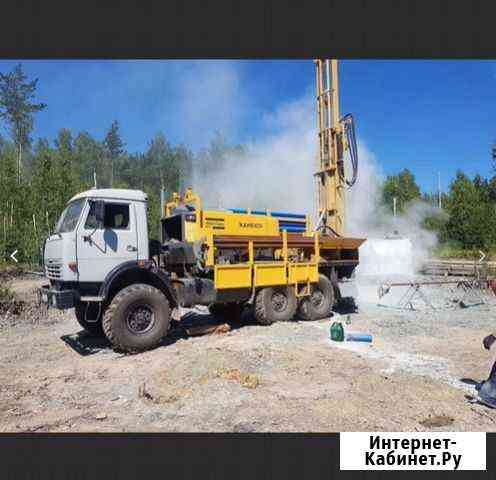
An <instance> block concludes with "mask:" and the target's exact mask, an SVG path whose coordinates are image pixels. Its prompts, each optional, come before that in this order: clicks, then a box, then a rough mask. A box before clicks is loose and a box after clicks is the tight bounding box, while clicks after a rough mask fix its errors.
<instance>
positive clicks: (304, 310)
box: [299, 275, 334, 320]
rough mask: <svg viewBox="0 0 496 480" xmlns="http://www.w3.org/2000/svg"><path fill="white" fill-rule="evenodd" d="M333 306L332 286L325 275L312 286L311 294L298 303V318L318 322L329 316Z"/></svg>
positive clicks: (320, 276)
mask: <svg viewBox="0 0 496 480" xmlns="http://www.w3.org/2000/svg"><path fill="white" fill-rule="evenodd" d="M333 306H334V286H333V285H332V283H331V281H330V280H329V279H328V278H327V277H326V276H325V275H319V281H318V282H317V283H316V284H314V285H312V293H311V295H310V296H308V297H305V298H304V299H303V300H302V301H301V303H300V309H299V316H300V317H301V318H302V319H303V320H320V319H322V318H326V317H328V316H329V315H330V313H331V310H332V307H333Z"/></svg>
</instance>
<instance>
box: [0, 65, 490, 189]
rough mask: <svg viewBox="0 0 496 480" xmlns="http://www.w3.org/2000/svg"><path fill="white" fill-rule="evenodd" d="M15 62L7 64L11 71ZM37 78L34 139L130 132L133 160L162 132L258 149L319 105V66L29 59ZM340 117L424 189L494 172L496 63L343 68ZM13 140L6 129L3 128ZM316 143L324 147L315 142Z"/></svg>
mask: <svg viewBox="0 0 496 480" xmlns="http://www.w3.org/2000/svg"><path fill="white" fill-rule="evenodd" d="M16 63H18V62H16V61H0V71H1V72H6V71H9V70H10V69H11V68H12V67H13V66H14V65H15V64H16ZM21 63H22V64H23V66H24V69H25V71H26V73H27V74H28V76H29V77H30V78H32V77H37V78H38V79H39V89H38V100H39V101H43V102H45V103H47V104H48V108H47V109H46V110H45V111H43V112H41V113H40V114H38V115H37V117H36V122H35V132H34V133H35V135H34V136H35V138H36V137H39V136H41V137H46V138H48V139H49V140H53V139H54V138H55V136H56V133H57V131H58V130H59V129H60V128H62V127H66V128H69V129H70V130H71V131H73V133H77V132H79V131H82V130H86V131H88V132H90V133H91V134H92V135H94V136H95V137H96V138H103V136H104V134H105V131H106V129H107V128H108V127H109V126H110V124H111V122H112V120H114V119H117V120H119V122H120V124H121V130H122V135H123V138H124V140H125V142H126V144H127V148H128V150H129V151H130V152H135V151H144V150H145V149H146V147H147V144H148V142H149V141H150V139H151V138H152V136H153V135H154V134H155V133H156V132H158V131H162V132H163V133H164V134H165V136H166V137H167V138H168V140H169V141H170V142H171V143H172V144H177V143H182V142H185V143H187V144H188V145H191V146H192V147H193V148H194V149H198V148H199V147H201V146H202V145H205V144H206V143H207V142H208V140H209V139H210V138H211V136H212V135H213V133H214V132H215V130H221V131H223V132H225V134H226V136H227V138H228V139H230V140H232V141H233V142H249V141H255V142H256V141H259V140H260V139H263V138H264V137H265V136H267V135H269V134H271V133H274V130H277V129H278V128H283V126H281V125H280V122H279V124H274V122H272V123H271V122H268V121H267V118H270V116H271V114H273V113H274V112H279V116H278V118H279V120H280V117H281V115H280V113H281V111H282V112H284V106H285V105H288V104H291V103H292V102H297V101H298V100H300V99H302V98H304V97H306V98H312V96H313V95H314V88H315V85H314V81H315V72H314V64H313V62H312V61H311V60H301V61H293V60H287V61H282V60H275V61H268V60H260V61H248V60H243V61H240V60H232V61H227V60H226V61H217V60H216V61H214V60H201V61H186V60H184V61H165V60H151V61H134V60H129V61H91V60H87V61H51V60H43V61H41V60H39V61H38V60H37V61H22V62H21ZM340 66H341V71H340V80H341V111H342V113H343V114H344V113H347V112H352V113H353V114H354V117H355V120H356V123H357V133H358V136H359V138H360V140H361V141H362V142H364V143H365V144H366V146H367V148H368V150H370V151H371V152H372V153H373V154H374V155H375V157H376V159H377V162H378V163H379V164H380V165H381V167H382V169H383V171H384V173H386V174H390V173H395V172H397V171H398V170H400V169H402V168H404V167H408V168H410V169H411V170H412V171H413V172H414V174H415V176H416V178H417V181H418V182H419V183H420V185H421V186H422V188H423V189H425V190H432V189H434V188H435V186H436V184H437V172H438V171H440V172H441V176H442V183H443V186H444V187H446V185H447V184H448V182H449V180H450V179H451V178H452V177H453V175H454V174H455V172H456V170H457V169H458V168H461V169H463V170H464V171H465V172H466V173H468V174H469V175H474V174H476V173H481V174H482V175H489V174H490V172H491V162H490V146H491V143H492V142H493V141H494V140H495V139H496V95H495V93H496V89H495V86H496V62H494V61H472V60H470V61H469V60H460V61H440V60H429V61H423V60H422V61H420V60H395V61H382V60H381V61H378V60H344V61H342V62H341V64H340ZM0 131H1V132H2V133H3V134H4V135H5V131H4V130H3V129H2V130H0ZM316 142H317V140H316Z"/></svg>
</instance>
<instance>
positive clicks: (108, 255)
mask: <svg viewBox="0 0 496 480" xmlns="http://www.w3.org/2000/svg"><path fill="white" fill-rule="evenodd" d="M85 210H86V212H87V215H86V219H85V221H83V222H81V226H80V228H79V229H78V235H77V252H76V254H77V267H78V275H79V277H78V280H79V281H80V282H101V281H103V280H104V279H105V277H106V275H107V274H108V273H109V272H110V271H111V270H112V269H113V268H114V267H116V266H117V265H120V264H121V263H123V262H127V261H129V260H137V259H138V232H137V223H136V211H135V206H134V204H133V203H132V202H126V201H120V200H119V201H117V200H116V201H110V200H109V201H105V220H104V225H103V228H101V227H100V228H96V218H95V213H94V203H93V202H91V201H90V202H89V207H88V206H87V208H86V209H85Z"/></svg>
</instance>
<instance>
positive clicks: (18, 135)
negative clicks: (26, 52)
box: [0, 64, 46, 183]
mask: <svg viewBox="0 0 496 480" xmlns="http://www.w3.org/2000/svg"><path fill="white" fill-rule="evenodd" d="M37 84H38V79H35V80H32V81H30V82H28V81H27V76H26V74H25V73H24V72H23V70H22V66H21V64H19V65H17V66H16V67H14V69H13V70H12V72H10V73H7V74H2V73H0V118H3V119H4V120H5V121H6V123H7V124H8V125H9V127H10V132H11V136H12V140H13V141H14V144H15V146H16V150H17V155H18V161H17V181H18V183H20V181H21V164H22V151H23V149H25V148H26V147H28V146H30V144H31V136H30V135H31V132H32V130H33V125H34V121H33V116H34V114H35V113H36V112H39V111H41V110H43V109H44V108H46V105H45V104H44V103H32V100H33V99H34V96H35V94H36V87H37Z"/></svg>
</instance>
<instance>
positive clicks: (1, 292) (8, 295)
mask: <svg viewBox="0 0 496 480" xmlns="http://www.w3.org/2000/svg"><path fill="white" fill-rule="evenodd" d="M13 300H14V292H12V290H11V289H10V288H9V287H8V286H2V285H0V303H10V302H12V301H13Z"/></svg>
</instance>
